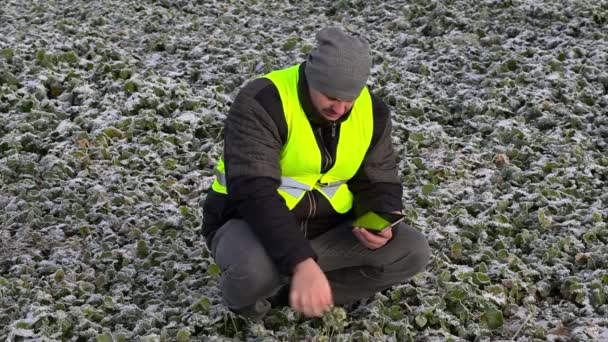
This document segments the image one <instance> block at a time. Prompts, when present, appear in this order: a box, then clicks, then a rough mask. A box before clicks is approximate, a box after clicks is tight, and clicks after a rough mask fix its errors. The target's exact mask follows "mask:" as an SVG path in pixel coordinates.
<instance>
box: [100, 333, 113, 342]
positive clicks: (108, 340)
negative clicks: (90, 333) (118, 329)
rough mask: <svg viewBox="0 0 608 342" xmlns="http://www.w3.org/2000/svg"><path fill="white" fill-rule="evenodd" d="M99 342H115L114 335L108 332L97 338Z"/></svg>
mask: <svg viewBox="0 0 608 342" xmlns="http://www.w3.org/2000/svg"><path fill="white" fill-rule="evenodd" d="M97 342H114V338H113V337H112V334H110V333H109V332H106V333H103V334H101V335H98V336H97Z"/></svg>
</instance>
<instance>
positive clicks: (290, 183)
mask: <svg viewBox="0 0 608 342" xmlns="http://www.w3.org/2000/svg"><path fill="white" fill-rule="evenodd" d="M215 176H216V177H217V178H216V180H217V182H218V183H219V185H221V186H222V187H224V188H225V187H226V174H224V173H222V172H219V171H218V170H217V169H216V170H215ZM345 183H346V181H343V180H342V181H337V182H333V183H331V184H320V190H321V191H322V192H324V193H326V194H327V195H328V196H329V197H330V198H332V197H334V195H335V194H336V192H337V191H338V187H339V186H340V185H342V184H345ZM279 189H280V190H283V191H284V192H286V193H288V194H290V195H291V196H293V197H300V196H302V194H303V193H304V192H306V191H310V190H312V189H313V187H312V186H310V185H308V184H305V183H301V182H298V181H297V180H295V179H293V178H290V177H281V186H279Z"/></svg>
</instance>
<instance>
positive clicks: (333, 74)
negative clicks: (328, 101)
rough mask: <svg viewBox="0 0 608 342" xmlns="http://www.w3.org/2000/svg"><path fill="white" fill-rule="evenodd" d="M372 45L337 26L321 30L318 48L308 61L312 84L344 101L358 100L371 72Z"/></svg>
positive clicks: (308, 76)
mask: <svg viewBox="0 0 608 342" xmlns="http://www.w3.org/2000/svg"><path fill="white" fill-rule="evenodd" d="M371 65H372V60H371V57H370V52H369V44H368V43H367V42H366V41H364V40H362V39H359V38H356V37H353V36H349V35H347V34H346V33H344V32H343V31H342V30H340V29H339V28H337V27H328V28H325V29H323V30H321V31H319V33H317V47H316V48H315V49H314V50H312V51H311V52H310V54H309V55H308V59H307V60H306V71H305V72H306V80H307V81H308V85H310V86H311V87H313V88H314V89H316V90H318V91H320V92H321V93H323V94H325V95H327V96H329V97H334V98H337V99H343V100H354V99H356V98H357V97H358V96H359V94H360V93H361V90H363V87H364V86H365V82H366V81H367V78H368V77H369V74H370V68H371Z"/></svg>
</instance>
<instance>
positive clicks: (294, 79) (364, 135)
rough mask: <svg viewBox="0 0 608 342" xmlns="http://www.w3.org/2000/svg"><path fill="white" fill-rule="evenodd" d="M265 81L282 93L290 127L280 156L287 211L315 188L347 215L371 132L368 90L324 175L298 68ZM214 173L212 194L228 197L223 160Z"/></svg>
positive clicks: (342, 130) (344, 128) (346, 125)
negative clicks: (303, 103)
mask: <svg viewBox="0 0 608 342" xmlns="http://www.w3.org/2000/svg"><path fill="white" fill-rule="evenodd" d="M264 77H266V78H268V79H270V80H271V81H272V82H273V83H274V85H275V87H276V88H277V90H278V92H279V95H280V98H281V103H282V105H283V112H284V114H285V121H286V124H287V142H286V143H285V145H284V146H283V148H282V150H281V156H280V167H281V185H280V187H279V188H278V189H277V191H278V193H279V194H280V195H281V196H282V197H283V198H284V199H285V204H286V205H287V207H288V208H289V209H293V208H294V207H295V206H296V205H297V203H298V202H299V201H300V200H301V199H302V198H303V197H304V195H305V194H306V192H307V191H312V190H313V189H314V190H317V191H319V192H320V193H321V194H322V195H323V196H324V197H325V198H326V199H327V200H328V201H329V202H330V204H331V205H332V207H333V209H334V210H335V211H336V212H338V213H346V212H347V211H348V210H350V208H351V207H352V200H353V195H352V193H351V192H350V190H349V189H348V185H347V184H346V183H347V181H348V180H349V179H351V178H352V177H353V176H354V175H355V173H356V172H357V170H358V169H359V166H360V165H361V163H362V161H363V158H364V156H365V153H366V152H367V149H368V148H369V145H370V142H371V138H372V134H373V112H372V101H371V96H370V94H369V91H368V89H367V87H365V88H363V90H362V92H361V94H360V95H359V97H358V98H357V99H356V101H355V103H354V105H353V108H352V109H351V113H350V115H349V117H348V118H347V119H346V120H344V121H343V122H342V123H341V124H340V136H339V140H338V145H337V147H336V156H335V159H336V160H335V163H334V165H333V166H332V168H331V169H330V170H328V171H327V172H326V173H325V174H322V173H321V167H322V166H321V163H322V157H321V153H322V152H321V151H320V150H319V148H318V145H317V141H316V138H315V136H314V133H313V130H312V127H311V125H310V122H309V121H308V118H307V116H306V113H304V110H303V109H302V106H301V104H300V101H299V97H298V78H299V65H296V66H293V67H290V68H287V69H283V70H277V71H274V72H271V73H270V74H267V75H265V76H264ZM216 172H217V173H219V176H217V177H216V180H215V182H214V183H213V186H212V187H213V190H214V191H216V192H221V193H227V189H226V180H225V175H224V163H223V160H220V161H219V163H218V166H217V169H216Z"/></svg>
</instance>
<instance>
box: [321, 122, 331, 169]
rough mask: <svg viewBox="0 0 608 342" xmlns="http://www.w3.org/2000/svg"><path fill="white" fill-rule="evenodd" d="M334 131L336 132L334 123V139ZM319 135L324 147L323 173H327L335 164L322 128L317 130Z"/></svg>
mask: <svg viewBox="0 0 608 342" xmlns="http://www.w3.org/2000/svg"><path fill="white" fill-rule="evenodd" d="M334 130H335V124H334V123H332V133H331V134H332V137H333V136H334V133H335V132H334ZM317 135H318V136H319V140H320V142H321V143H320V144H319V145H321V146H322V147H323V150H322V152H321V154H322V157H323V158H321V159H322V167H321V173H325V172H327V171H328V169H329V166H330V165H331V164H332V163H333V158H332V157H331V154H330V153H329V150H328V149H327V145H326V144H325V139H323V131H322V129H321V127H319V129H317Z"/></svg>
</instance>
